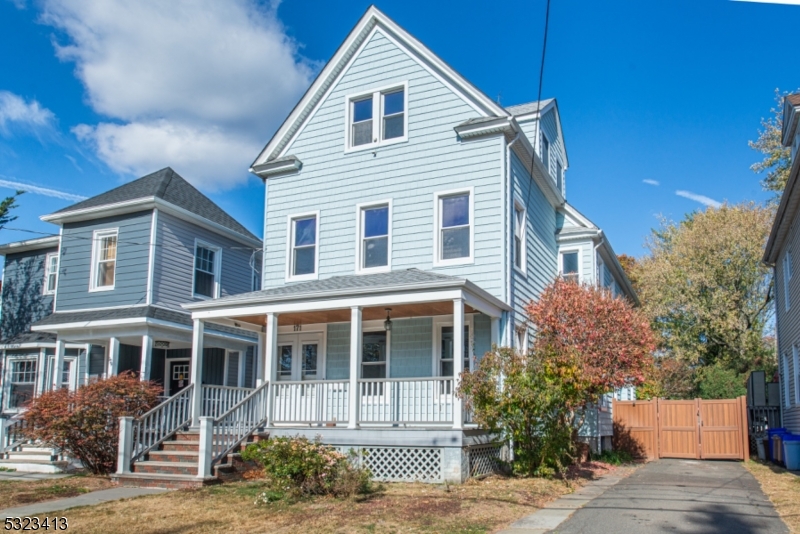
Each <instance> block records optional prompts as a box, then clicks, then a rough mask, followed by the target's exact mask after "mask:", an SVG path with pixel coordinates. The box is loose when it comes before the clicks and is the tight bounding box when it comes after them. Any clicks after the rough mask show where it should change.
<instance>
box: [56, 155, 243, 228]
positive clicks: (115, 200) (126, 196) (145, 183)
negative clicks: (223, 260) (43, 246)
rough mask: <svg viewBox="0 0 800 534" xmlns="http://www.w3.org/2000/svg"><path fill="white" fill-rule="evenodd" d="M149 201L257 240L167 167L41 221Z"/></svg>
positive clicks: (59, 211)
mask: <svg viewBox="0 0 800 534" xmlns="http://www.w3.org/2000/svg"><path fill="white" fill-rule="evenodd" d="M153 198H157V199H161V200H163V201H164V202H166V203H168V204H172V205H173V206H177V207H179V208H181V209H184V210H186V211H188V212H191V213H193V214H195V215H198V216H200V217H203V218H204V219H208V220H209V221H211V222H213V223H216V224H218V225H220V226H223V227H224V228H227V229H228V230H232V231H233V232H236V233H237V234H240V235H243V236H245V237H247V238H250V239H254V240H258V237H256V236H255V235H254V234H253V233H252V232H250V231H249V230H248V229H247V228H245V227H244V226H242V225H241V224H240V223H239V222H238V221H237V220H236V219H234V218H233V217H231V216H230V215H228V213H227V212H226V211H225V210H223V209H222V208H220V207H219V206H217V205H216V204H215V203H214V202H213V201H212V200H211V199H210V198H208V197H207V196H205V195H204V194H203V193H201V192H200V191H198V190H197V189H196V188H195V187H194V186H193V185H192V184H190V183H189V182H187V181H186V180H185V179H184V178H183V177H181V176H180V175H179V174H178V173H176V172H175V171H174V170H172V168H170V167H165V168H163V169H161V170H160V171H156V172H154V173H152V174H148V175H147V176H143V177H141V178H139V179H137V180H134V181H132V182H128V183H126V184H123V185H121V186H119V187H116V188H114V189H112V190H110V191H106V192H105V193H100V194H99V195H97V196H93V197H91V198H87V199H86V200H82V201H81V202H78V203H76V204H73V205H72V206H67V207H66V208H64V209H60V210H58V211H56V212H54V213H52V214H50V215H46V216H45V217H43V219H44V220H52V221H57V220H59V219H62V218H65V217H66V216H69V215H70V214H74V213H77V212H81V211H83V210H87V209H91V208H102V207H104V206H114V205H117V204H120V203H124V202H131V201H135V200H144V199H153Z"/></svg>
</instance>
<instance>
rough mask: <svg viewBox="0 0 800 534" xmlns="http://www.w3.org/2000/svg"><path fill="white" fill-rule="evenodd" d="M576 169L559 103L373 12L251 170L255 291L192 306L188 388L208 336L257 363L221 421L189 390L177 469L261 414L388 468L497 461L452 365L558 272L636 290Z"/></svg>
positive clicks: (125, 468) (281, 429)
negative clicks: (472, 68) (217, 333)
mask: <svg viewBox="0 0 800 534" xmlns="http://www.w3.org/2000/svg"><path fill="white" fill-rule="evenodd" d="M568 168H569V161H568V158H567V150H566V147H565V143H564V136H563V133H562V126H561V120H560V114H559V109H558V104H557V103H556V101H555V100H553V99H550V100H545V101H542V102H533V103H528V104H522V105H519V106H510V107H503V106H500V105H499V104H498V103H496V102H495V101H493V100H492V99H491V98H489V97H487V96H486V95H485V94H483V93H482V92H481V91H480V90H479V89H478V88H476V87H475V86H474V85H472V84H471V83H470V82H469V81H467V80H466V79H464V78H463V77H462V76H460V75H459V74H458V73H457V72H455V71H454V70H453V69H452V68H451V67H449V66H448V65H447V64H446V63H445V62H444V61H443V60H442V59H440V58H439V57H437V56H436V55H435V54H434V53H433V52H432V51H431V50H429V49H428V48H426V47H425V46H424V45H423V44H422V43H420V42H419V41H418V40H417V39H415V38H414V37H413V36H411V35H410V34H408V32H406V31H405V30H403V29H402V28H400V27H399V26H398V25H397V24H396V23H395V22H393V21H392V20H391V19H389V18H388V17H387V16H386V15H384V14H383V13H381V12H380V11H379V10H378V9H376V8H374V7H371V8H370V9H369V10H368V11H367V12H366V14H365V15H364V16H363V17H362V19H361V20H360V21H359V22H358V24H357V25H356V26H355V28H354V29H353V30H352V31H351V32H350V34H349V35H348V36H347V38H346V39H345V41H344V43H342V45H341V46H340V47H339V49H338V51H337V52H336V54H335V55H334V57H333V58H332V59H331V60H330V61H329V62H328V64H327V65H325V67H324V68H323V69H322V71H321V72H320V74H319V76H318V77H317V79H316V80H315V81H314V83H313V84H312V85H311V87H310V88H309V89H308V91H307V92H306V93H305V95H304V96H303V97H302V99H301V100H300V101H299V102H298V103H297V105H296V106H295V107H294V109H293V110H291V112H290V113H289V115H288V117H287V118H286V120H285V122H284V123H283V125H282V126H281V127H280V128H279V129H278V131H277V132H276V133H275V135H274V137H273V138H272V139H271V140H270V141H269V142H268V144H267V145H266V147H265V148H264V149H263V150H262V151H261V153H260V154H258V156H257V157H256V159H255V161H254V162H253V164H252V167H251V171H252V172H253V173H255V174H257V175H258V176H260V177H261V178H262V179H263V180H264V193H265V213H264V229H265V234H264V241H263V276H262V289H261V290H259V291H254V292H250V293H242V294H238V295H232V296H221V297H220V298H215V299H208V300H202V301H198V302H193V303H191V304H186V305H184V308H185V309H187V310H189V311H190V312H191V314H192V319H193V328H194V336H195V339H196V340H198V343H195V344H194V345H193V347H192V350H193V352H192V358H193V360H192V364H193V367H192V372H193V375H192V380H193V381H195V382H196V381H197V380H198V379H199V378H200V374H199V372H200V369H202V368H203V366H204V365H205V363H204V359H205V357H206V353H205V351H204V346H203V343H202V339H203V333H204V332H208V329H210V328H220V327H223V326H231V325H237V327H238V328H242V329H246V330H249V331H252V332H254V333H255V334H256V335H258V338H259V348H260V350H259V351H258V354H259V355H261V357H260V358H259V361H260V364H259V368H260V369H261V370H262V372H261V374H260V375H259V379H260V382H259V386H258V388H256V390H254V391H253V393H252V394H251V395H250V396H249V397H248V398H247V399H246V400H245V401H244V402H243V403H242V404H241V405H240V407H239V408H237V410H239V411H238V412H236V413H231V414H227V415H224V416H222V417H219V418H217V419H214V418H205V417H203V416H202V392H201V391H200V390H199V389H195V390H194V391H193V394H192V395H193V398H192V401H191V402H192V405H193V408H192V410H191V414H186V417H187V419H186V421H187V422H191V424H192V425H193V426H194V427H196V428H199V429H200V430H199V438H198V443H199V451H198V452H199V456H198V460H197V461H195V460H194V457H193V458H192V459H191V461H192V462H194V463H190V462H189V461H188V460H187V461H186V462H184V463H183V467H184V468H185V471H181V472H185V473H191V474H192V475H193V476H195V475H196V476H197V477H198V478H199V479H201V480H204V479H207V478H208V477H210V476H212V467H213V466H214V464H215V463H218V462H222V461H224V460H223V459H224V457H225V455H226V454H227V452H230V451H232V450H233V449H234V448H235V447H236V446H238V444H239V443H240V442H241V441H242V440H245V439H247V437H248V435H249V434H250V433H252V432H254V431H256V430H257V429H259V428H261V427H263V426H266V427H267V428H268V430H269V432H270V434H271V435H272V436H280V435H297V434H303V435H307V436H309V437H312V438H313V437H315V436H320V437H321V439H322V440H323V442H325V443H328V444H331V445H333V446H336V447H340V448H342V449H351V448H353V449H356V450H363V451H365V452H367V453H368V454H366V455H365V456H363V461H364V462H366V463H367V464H368V466H369V468H370V469H371V471H372V473H373V474H374V475H375V476H376V477H378V478H382V479H387V480H433V481H441V480H452V481H462V480H464V479H465V478H466V477H468V476H470V475H472V474H477V473H481V472H485V471H486V470H490V469H491V466H492V465H493V462H495V461H496V459H497V458H498V455H499V454H500V445H499V444H498V443H496V440H495V439H494V437H493V436H491V435H488V434H487V433H486V432H484V431H483V430H481V429H479V428H477V426H476V425H474V424H473V423H472V422H471V420H470V415H469V413H468V412H467V411H465V409H464V406H463V403H462V401H461V399H460V398H459V397H458V396H457V395H455V394H454V392H455V391H456V387H457V381H458V376H459V374H460V373H461V372H462V371H463V370H466V369H473V368H475V366H478V365H480V358H481V356H482V355H483V354H485V353H486V352H487V351H488V350H490V348H491V346H492V344H498V345H504V346H510V347H522V348H524V347H525V346H526V345H527V343H528V336H529V332H528V330H527V326H526V322H525V316H524V313H523V306H524V304H525V303H526V302H528V301H529V300H530V299H535V298H537V295H539V294H540V292H541V291H542V289H543V288H544V287H545V286H546V285H547V284H549V283H550V282H551V281H552V280H553V279H554V278H555V277H557V276H559V275H560V276H564V277H566V278H570V279H574V280H576V281H580V282H585V283H589V284H600V285H603V286H605V287H607V288H608V289H609V291H611V292H612V293H613V294H614V295H619V296H620V297H626V298H629V299H631V300H633V301H636V295H635V293H634V292H633V290H632V288H631V285H630V283H629V281H628V279H627V278H626V277H625V274H624V273H623V271H622V268H621V267H620V264H619V263H618V261H617V259H616V255H615V254H614V251H613V250H612V248H611V245H610V243H609V241H608V239H607V238H606V237H605V235H604V234H603V232H602V230H601V229H599V228H598V227H597V226H596V225H594V224H593V223H592V222H591V221H589V220H588V219H587V218H586V217H585V216H583V215H581V214H580V213H579V212H578V211H577V210H576V209H575V208H573V207H572V206H570V205H569V204H568V203H567V200H566V194H567V190H568V188H567V169H568ZM172 402H176V403H177V401H172V400H170V401H167V402H166V403H165V405H163V408H162V409H163V412H162V414H166V413H173V411H174V410H176V409H177V408H176V406H177V407H179V406H182V404H176V405H175V406H173V405H172V404H171V403H172ZM181 402H183V401H181ZM234 411H235V410H234ZM159 417H161V416H159ZM148 421H149V420H147V421H145V420H143V421H134V422H131V423H130V424H131V426H129V427H123V428H124V431H123V437H122V438H121V439H122V440H123V441H122V448H121V449H120V453H121V456H120V458H121V463H120V476H121V477H122V478H123V479H124V478H125V477H126V476H129V475H128V472H129V470H130V467H131V463H132V464H133V471H134V474H135V473H136V472H139V471H148V472H155V471H156V469H155V467H157V466H155V465H150V466H148V462H152V459H153V456H152V455H151V456H149V459H148V454H149V453H148V451H151V452H152V451H157V449H158V447H159V443H160V442H161V440H164V439H167V433H168V432H166V431H164V432H160V433H158V434H157V435H152V436H150V437H149V438H142V437H141V436H142V432H143V430H142V429H143V428H149V427H148V426H147V425H150V424H151V423H152V422H148ZM599 426H602V425H599V424H598V425H595V427H599ZM602 430H603V431H607V432H608V433H609V434H610V425H608V428H607V429H602ZM600 432H601V429H598V430H597V431H596V432H594V433H592V432H589V434H591V435H589V436H587V438H592V439H596V438H597V439H599V438H600ZM595 434H597V435H595ZM131 436H132V437H131ZM126 440H127V441H126ZM212 443H213V444H214V445H213V446H212V445H211V444H212ZM153 454H158V453H153ZM198 462H199V463H198ZM151 467H152V468H151ZM170 472H173V473H174V472H176V471H174V470H173V471H170Z"/></svg>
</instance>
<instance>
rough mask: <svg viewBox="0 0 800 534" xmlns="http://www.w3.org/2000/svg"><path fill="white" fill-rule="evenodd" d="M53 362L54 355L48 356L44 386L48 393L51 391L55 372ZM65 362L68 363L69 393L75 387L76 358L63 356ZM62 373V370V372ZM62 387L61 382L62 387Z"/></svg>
mask: <svg viewBox="0 0 800 534" xmlns="http://www.w3.org/2000/svg"><path fill="white" fill-rule="evenodd" d="M55 360H56V356H55V355H54V354H50V355H48V356H47V377H46V378H45V380H46V382H47V383H46V384H45V387H46V388H47V390H48V391H52V390H53V382H54V379H55V377H54V376H53V373H54V372H55ZM64 361H65V362H70V368H69V381H68V382H67V388H68V389H69V390H70V391H75V387H76V385H77V374H78V356H64ZM62 372H63V370H62ZM63 386H64V384H63V382H62V387H63Z"/></svg>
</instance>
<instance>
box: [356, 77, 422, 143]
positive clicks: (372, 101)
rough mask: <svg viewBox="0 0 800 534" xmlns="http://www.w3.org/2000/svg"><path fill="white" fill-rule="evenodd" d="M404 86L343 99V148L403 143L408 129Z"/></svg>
mask: <svg viewBox="0 0 800 534" xmlns="http://www.w3.org/2000/svg"><path fill="white" fill-rule="evenodd" d="M407 93H408V88H407V86H406V84H402V85H400V86H395V87H392V88H389V89H379V90H376V91H372V92H370V93H367V94H361V95H356V96H348V97H347V107H348V113H347V116H348V119H347V122H348V124H347V137H348V140H347V148H349V149H352V148H361V147H368V146H373V145H381V144H385V143H392V142H397V141H403V140H405V139H406V133H407V130H408V121H407V118H408V117H407V113H406V110H407V98H406V95H407Z"/></svg>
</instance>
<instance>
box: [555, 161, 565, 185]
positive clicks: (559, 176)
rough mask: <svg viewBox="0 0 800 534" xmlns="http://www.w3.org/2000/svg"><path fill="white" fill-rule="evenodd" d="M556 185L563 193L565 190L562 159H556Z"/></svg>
mask: <svg viewBox="0 0 800 534" xmlns="http://www.w3.org/2000/svg"><path fill="white" fill-rule="evenodd" d="M556 187H558V190H559V191H561V192H562V193H563V191H564V168H563V167H562V166H561V161H559V160H556Z"/></svg>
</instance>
